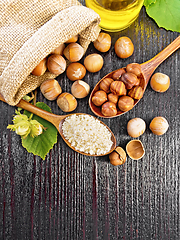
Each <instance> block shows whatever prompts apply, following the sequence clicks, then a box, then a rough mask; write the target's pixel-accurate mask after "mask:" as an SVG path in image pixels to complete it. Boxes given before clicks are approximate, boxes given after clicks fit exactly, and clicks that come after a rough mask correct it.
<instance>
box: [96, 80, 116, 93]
mask: <svg viewBox="0 0 180 240" xmlns="http://www.w3.org/2000/svg"><path fill="white" fill-rule="evenodd" d="M113 81H114V80H113V79H112V78H104V79H103V80H102V81H101V82H100V84H99V88H100V89H101V90H103V91H105V92H106V93H109V92H110V85H111V83H112V82H113Z"/></svg>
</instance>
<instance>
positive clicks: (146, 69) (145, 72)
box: [89, 36, 180, 118]
mask: <svg viewBox="0 0 180 240" xmlns="http://www.w3.org/2000/svg"><path fill="white" fill-rule="evenodd" d="M179 47H180V36H179V37H177V38H176V39H175V40H174V41H173V42H172V43H170V44H169V45H168V46H167V47H166V48H165V49H163V50H162V51H161V52H160V53H158V54H157V55H156V56H155V57H153V58H152V59H150V60H149V61H147V62H145V63H142V64H141V70H142V74H141V77H140V86H141V87H142V88H143V90H144V91H145V90H146V87H147V84H148V82H149V79H150V77H151V75H152V74H153V72H154V71H155V69H156V68H157V67H158V66H159V65H160V64H161V63H162V62H163V61H164V60H165V59H167V58H168V57H169V56H170V55H171V54H172V53H174V52H175V51H176V50H177V49H178V48H179ZM116 71H117V70H115V71H113V72H111V73H108V74H107V75H106V76H104V77H103V78H102V79H101V80H100V81H99V82H98V83H97V84H96V86H95V87H94V89H93V90H92V92H91V94H90V97H89V106H90V108H91V111H92V112H93V113H94V114H95V115H97V116H99V117H103V118H113V117H117V116H120V115H122V114H124V113H127V112H128V111H126V112H122V111H120V110H119V109H118V112H117V114H116V115H115V116H112V117H106V116H104V115H103V114H102V113H101V108H100V107H97V106H95V105H94V104H93V102H92V97H93V95H94V94H95V92H97V91H98V90H99V84H100V82H101V81H103V79H104V78H112V75H113V73H114V72H116ZM138 102H139V100H135V104H134V106H135V105H136V104H137V103H138Z"/></svg>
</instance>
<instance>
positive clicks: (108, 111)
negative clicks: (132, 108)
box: [101, 102, 117, 117]
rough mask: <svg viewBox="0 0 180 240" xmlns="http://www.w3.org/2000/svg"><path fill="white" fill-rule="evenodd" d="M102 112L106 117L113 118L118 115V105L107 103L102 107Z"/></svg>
mask: <svg viewBox="0 0 180 240" xmlns="http://www.w3.org/2000/svg"><path fill="white" fill-rule="evenodd" d="M101 112H102V114H103V115H104V116H106V117H113V116H116V114H117V108H116V104H115V103H113V102H105V103H104V104H103V105H102V107H101Z"/></svg>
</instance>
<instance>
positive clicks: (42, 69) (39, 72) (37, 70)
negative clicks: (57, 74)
mask: <svg viewBox="0 0 180 240" xmlns="http://www.w3.org/2000/svg"><path fill="white" fill-rule="evenodd" d="M46 61H47V59H46V58H44V59H43V60H41V61H40V63H39V64H38V65H37V66H36V67H35V68H34V70H33V71H32V72H31V73H32V74H33V75H35V76H42V75H43V74H44V73H45V71H46V70H47V66H46Z"/></svg>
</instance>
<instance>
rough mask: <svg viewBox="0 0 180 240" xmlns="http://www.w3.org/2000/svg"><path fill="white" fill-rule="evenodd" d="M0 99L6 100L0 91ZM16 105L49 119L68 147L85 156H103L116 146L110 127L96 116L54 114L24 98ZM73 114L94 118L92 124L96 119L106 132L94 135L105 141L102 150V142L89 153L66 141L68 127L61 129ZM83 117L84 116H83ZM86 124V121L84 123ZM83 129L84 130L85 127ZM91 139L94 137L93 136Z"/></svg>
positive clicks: (78, 114)
mask: <svg viewBox="0 0 180 240" xmlns="http://www.w3.org/2000/svg"><path fill="white" fill-rule="evenodd" d="M0 100H1V101H3V102H6V101H5V99H4V97H3V96H2V95H1V93H0ZM16 106H17V107H20V108H22V109H25V110H27V111H29V112H31V113H33V114H35V115H37V116H39V117H41V118H43V119H45V120H47V121H49V122H50V123H52V124H53V125H54V126H55V127H56V129H57V130H58V132H59V133H60V135H61V137H62V138H63V140H64V141H65V142H66V144H67V145H68V146H69V147H70V148H72V149H73V150H74V151H76V152H78V153H81V154H83V155H87V156H104V155H108V154H110V153H111V152H112V151H114V149H115V147H116V138H115V136H114V134H113V132H112V131H111V130H110V128H109V127H108V126H107V125H106V124H105V123H103V122H102V121H101V120H99V119H97V118H96V117H94V116H91V115H89V114H85V113H72V114H67V115H56V114H53V113H50V112H48V111H45V110H43V109H41V108H38V107H36V106H35V105H32V104H31V103H29V102H27V101H25V100H23V99H21V100H20V101H19V103H18V104H17V105H16ZM73 115H74V116H75V115H76V116H80V115H82V116H83V115H84V116H89V117H88V119H90V118H92V119H94V120H93V124H95V121H96V123H97V126H98V128H99V129H101V130H103V131H104V133H106V134H104V135H103V136H104V138H103V137H102V135H101V136H100V137H98V136H97V137H96V140H97V142H98V139H100V138H101V139H102V141H106V144H105V145H104V146H105V147H104V149H103V151H102V149H101V147H102V143H100V144H99V145H98V144H96V149H97V150H95V151H94V149H93V153H92V154H91V151H89V152H86V151H83V150H81V149H79V148H77V147H75V146H74V145H73V144H72V145H71V143H70V141H68V139H67V138H66V137H65V135H67V132H68V131H69V129H66V131H65V130H63V124H64V122H65V121H66V119H67V118H68V117H71V116H73ZM84 119H85V117H84ZM73 121H75V120H74V119H73ZM75 122H76V121H75ZM73 124H74V123H73ZM86 125H87V123H86ZM83 127H84V126H83ZM91 129H92V127H91V126H90V124H89V128H88V129H87V130H88V133H90V131H91ZM72 130H73V129H72V128H71V131H72ZM85 130H86V128H85ZM74 131H76V129H74ZM96 132H97V131H96ZM88 133H87V134H88ZM73 134H74V132H73ZM93 134H94V132H92V135H93ZM98 134H99V133H98ZM93 136H94V135H93ZM83 138H84V137H83ZM93 139H94V138H93ZM80 140H81V139H80ZM83 141H84V142H83V143H84V145H85V144H86V141H88V140H86V139H85V138H84V139H83ZM93 141H95V140H92V144H93ZM102 141H101V142H102ZM88 144H89V142H88ZM77 145H78V142H77ZM97 145H98V146H97ZM94 148H95V147H94Z"/></svg>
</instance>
